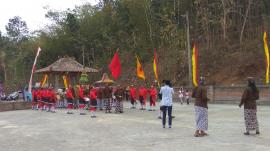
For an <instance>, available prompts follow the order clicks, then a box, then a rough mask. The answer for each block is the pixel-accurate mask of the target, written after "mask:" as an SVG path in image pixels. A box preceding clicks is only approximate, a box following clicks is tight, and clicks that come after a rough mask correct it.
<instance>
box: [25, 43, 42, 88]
mask: <svg viewBox="0 0 270 151" xmlns="http://www.w3.org/2000/svg"><path fill="white" fill-rule="evenodd" d="M40 52H41V48H40V47H38V49H37V54H36V57H35V60H34V63H33V66H32V72H31V76H30V80H29V84H28V92H31V91H32V80H33V74H34V72H35V70H36V63H37V59H38V56H39V53H40Z"/></svg>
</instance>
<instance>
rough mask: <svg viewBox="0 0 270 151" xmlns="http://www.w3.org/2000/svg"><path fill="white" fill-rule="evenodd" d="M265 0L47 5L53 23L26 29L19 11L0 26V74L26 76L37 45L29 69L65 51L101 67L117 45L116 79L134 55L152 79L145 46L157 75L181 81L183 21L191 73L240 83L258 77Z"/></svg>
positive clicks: (15, 81) (184, 72) (184, 70)
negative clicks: (195, 69)
mask: <svg viewBox="0 0 270 151" xmlns="http://www.w3.org/2000/svg"><path fill="white" fill-rule="evenodd" d="M269 8H270V2H269V1H268V0H166V1H165V0H101V1H100V2H99V3H98V4H97V5H95V6H91V5H90V4H85V5H82V6H77V7H76V8H74V9H72V10H71V9H68V10H66V11H63V12H58V11H54V10H48V13H47V14H46V17H47V18H49V19H50V20H52V21H53V24H52V25H50V26H48V27H46V28H45V29H40V30H39V31H36V32H34V33H29V32H28V29H27V24H26V22H24V21H23V19H22V18H20V17H14V18H12V19H10V20H9V23H8V24H7V26H6V31H7V34H6V35H3V34H1V33H0V70H1V72H0V78H1V80H2V81H4V82H5V84H6V85H9V86H18V85H23V84H25V83H27V81H28V80H29V75H30V71H31V67H32V63H33V60H34V56H35V52H36V49H37V47H38V46H40V47H41V48H42V52H41V56H40V58H39V60H38V63H37V68H41V67H45V66H47V65H49V64H51V63H52V62H54V61H55V60H57V58H58V57H63V56H73V57H75V58H76V59H77V60H78V61H79V62H80V63H84V64H85V65H86V66H90V67H94V68H98V69H100V71H101V73H100V75H101V74H102V73H103V72H109V71H108V64H109V62H110V61H111V58H112V56H113V54H114V52H115V51H116V50H117V49H118V48H119V50H120V51H119V54H120V58H121V62H122V66H123V69H122V70H123V71H122V76H121V78H120V79H119V81H127V80H130V79H136V78H134V77H136V76H135V75H136V74H135V63H136V62H135V58H134V57H135V54H137V55H138V56H140V59H141V61H142V64H143V68H144V70H145V72H146V76H147V81H148V82H152V81H154V74H153V71H152V61H153V50H154V49H155V48H156V49H157V52H158V59H159V75H160V79H172V80H173V83H174V84H175V85H182V84H184V85H186V84H187V83H188V57H187V56H188V54H187V40H186V39H187V38H186V37H187V32H186V30H187V20H186V17H187V15H188V17H189V25H190V40H191V44H193V43H196V45H197V46H198V49H199V73H200V75H202V76H205V77H207V81H208V82H209V83H211V84H218V85H220V84H231V83H243V82H244V81H245V79H246V77H247V76H255V77H256V78H257V80H258V81H259V82H261V83H263V79H264V68H265V65H264V51H263V45H262V44H263V43H262V35H263V31H264V30H268V31H270V30H269V27H270V14H269V10H270V9H269Z"/></svg>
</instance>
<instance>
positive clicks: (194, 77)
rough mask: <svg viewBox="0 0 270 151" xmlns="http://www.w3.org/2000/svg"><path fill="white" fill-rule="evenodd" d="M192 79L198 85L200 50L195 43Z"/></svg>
mask: <svg viewBox="0 0 270 151" xmlns="http://www.w3.org/2000/svg"><path fill="white" fill-rule="evenodd" d="M192 81H193V85H194V86H195V87H197V86H198V83H199V82H198V50H197V47H196V45H195V44H194V46H193V49H192Z"/></svg>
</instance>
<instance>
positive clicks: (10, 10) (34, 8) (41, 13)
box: [0, 0, 98, 33]
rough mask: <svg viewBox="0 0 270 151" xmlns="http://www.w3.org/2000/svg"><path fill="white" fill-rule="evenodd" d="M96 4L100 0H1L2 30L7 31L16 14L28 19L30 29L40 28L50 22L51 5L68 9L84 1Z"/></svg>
mask: <svg viewBox="0 0 270 151" xmlns="http://www.w3.org/2000/svg"><path fill="white" fill-rule="evenodd" d="M89 2H90V3H91V4H96V3H97V2H98V0H1V1H0V30H1V31H2V33H5V32H6V30H5V25H6V24H7V23H8V20H9V19H10V18H12V17H14V16H20V17H21V18H22V20H24V21H26V23H27V26H28V28H29V30H30V31H33V30H36V29H40V28H42V27H44V26H45V25H46V24H48V23H49V21H48V19H46V18H45V14H46V12H47V10H45V9H44V8H43V7H45V6H49V8H50V9H53V10H66V9H67V8H74V7H75V6H76V5H81V4H84V3H89Z"/></svg>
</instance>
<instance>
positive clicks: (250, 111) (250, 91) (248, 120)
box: [239, 77, 260, 135]
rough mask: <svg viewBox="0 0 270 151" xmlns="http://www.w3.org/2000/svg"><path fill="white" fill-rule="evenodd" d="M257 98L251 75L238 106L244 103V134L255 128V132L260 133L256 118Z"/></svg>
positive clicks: (257, 93)
mask: <svg viewBox="0 0 270 151" xmlns="http://www.w3.org/2000/svg"><path fill="white" fill-rule="evenodd" d="M258 99H259V90H258V89H257V87H256V84H255V81H254V79H253V78H252V77H250V78H248V87H247V88H246V89H245V91H244V93H243V96H242V99H241V102H240V104H239V107H240V108H241V106H242V105H244V119H245V125H246V132H245V133H244V134H245V135H249V132H250V131H252V130H256V134H260V131H259V124H258V120H257V104H256V100H258Z"/></svg>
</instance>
